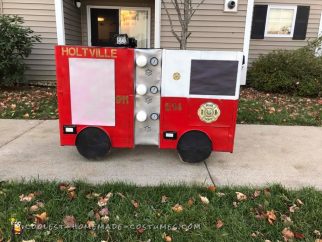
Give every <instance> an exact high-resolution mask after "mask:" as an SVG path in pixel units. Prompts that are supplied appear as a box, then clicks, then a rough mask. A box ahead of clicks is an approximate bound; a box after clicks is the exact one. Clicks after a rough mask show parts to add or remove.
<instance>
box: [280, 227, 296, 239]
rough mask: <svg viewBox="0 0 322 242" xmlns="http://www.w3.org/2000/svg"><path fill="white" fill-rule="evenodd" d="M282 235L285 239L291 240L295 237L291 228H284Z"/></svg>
mask: <svg viewBox="0 0 322 242" xmlns="http://www.w3.org/2000/svg"><path fill="white" fill-rule="evenodd" d="M282 235H283V238H284V240H285V241H289V240H291V239H293V238H294V233H293V232H292V231H291V230H290V229H289V228H284V229H283V231H282Z"/></svg>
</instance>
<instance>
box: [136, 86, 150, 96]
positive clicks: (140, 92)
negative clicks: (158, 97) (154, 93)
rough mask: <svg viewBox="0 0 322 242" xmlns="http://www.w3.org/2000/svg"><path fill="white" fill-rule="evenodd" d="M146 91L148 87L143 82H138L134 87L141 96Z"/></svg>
mask: <svg viewBox="0 0 322 242" xmlns="http://www.w3.org/2000/svg"><path fill="white" fill-rule="evenodd" d="M147 91H148V88H147V87H146V85H144V84H139V85H137V87H136V93H137V94H139V95H141V96H143V95H145V94H146V93H147Z"/></svg>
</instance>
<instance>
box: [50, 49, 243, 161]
mask: <svg viewBox="0 0 322 242" xmlns="http://www.w3.org/2000/svg"><path fill="white" fill-rule="evenodd" d="M242 61H243V54H242V53H241V52H222V51H185V50H162V49H131V48H92V47H80V46H77V47H76V46H57V47H56V64H57V94H58V105H59V117H60V139H61V145H76V147H77V149H78V151H79V153H80V154H82V155H83V156H85V157H86V158H88V159H97V158H101V157H103V156H104V155H106V154H107V153H108V152H109V151H110V149H111V148H112V147H113V148H133V147H134V146H135V145H157V146H158V147H159V148H161V149H177V150H178V153H179V155H180V157H181V159H182V160H183V161H186V162H199V161H203V160H205V159H207V158H208V157H209V155H210V154H211V151H212V150H214V151H225V152H233V146H234V136H235V127H236V117H237V108H238V98H239V87H240V76H241V68H242Z"/></svg>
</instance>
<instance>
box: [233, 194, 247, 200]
mask: <svg viewBox="0 0 322 242" xmlns="http://www.w3.org/2000/svg"><path fill="white" fill-rule="evenodd" d="M236 196H237V200H238V201H240V202H241V201H245V200H247V196H246V195H245V194H243V193H241V192H236Z"/></svg>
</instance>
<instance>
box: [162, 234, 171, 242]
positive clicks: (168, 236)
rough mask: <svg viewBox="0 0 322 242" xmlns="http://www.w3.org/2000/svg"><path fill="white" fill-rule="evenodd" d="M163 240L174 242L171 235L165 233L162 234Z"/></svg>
mask: <svg viewBox="0 0 322 242" xmlns="http://www.w3.org/2000/svg"><path fill="white" fill-rule="evenodd" d="M162 239H163V240H164V241H165V242H172V237H171V236H170V235H167V234H166V233H163V234H162Z"/></svg>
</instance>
